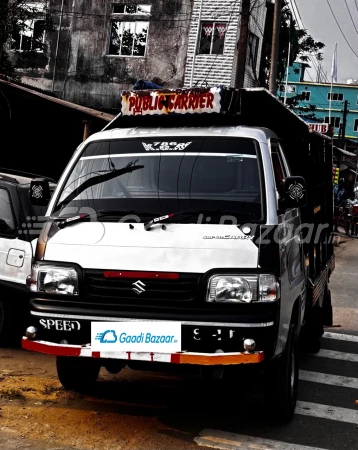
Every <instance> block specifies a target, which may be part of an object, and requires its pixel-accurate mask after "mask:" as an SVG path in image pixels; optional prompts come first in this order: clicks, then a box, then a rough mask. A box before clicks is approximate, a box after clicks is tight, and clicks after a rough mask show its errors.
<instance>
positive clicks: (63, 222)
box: [53, 209, 153, 229]
mask: <svg viewBox="0 0 358 450" xmlns="http://www.w3.org/2000/svg"><path fill="white" fill-rule="evenodd" d="M152 214H153V213H152V212H146V211H138V210H135V209H122V210H120V209H99V210H98V211H95V212H94V213H92V214H88V213H86V214H78V215H76V216H72V217H66V218H62V217H56V218H54V219H53V220H54V222H56V223H57V226H58V227H59V228H61V229H62V228H65V227H66V226H67V225H72V224H73V223H77V222H80V221H82V220H86V219H90V218H91V217H94V216H97V217H98V218H104V217H108V218H110V217H122V216H125V215H138V216H139V215H145V216H151V215H152Z"/></svg>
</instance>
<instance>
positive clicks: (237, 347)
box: [182, 325, 252, 353]
mask: <svg viewBox="0 0 358 450" xmlns="http://www.w3.org/2000/svg"><path fill="white" fill-rule="evenodd" d="M246 334H247V336H246ZM251 334H252V333H250V332H249V333H245V330H244V329H242V328H235V327H234V326H233V327H226V326H225V327H220V326H217V327H216V326H210V325H209V326H206V325H200V326H196V325H182V350H183V351H191V352H205V353H206V352H209V353H214V352H215V351H216V350H223V351H224V352H240V351H243V340H244V339H245V338H246V337H249V336H250V335H251Z"/></svg>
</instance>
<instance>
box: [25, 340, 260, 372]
mask: <svg viewBox="0 0 358 450" xmlns="http://www.w3.org/2000/svg"><path fill="white" fill-rule="evenodd" d="M22 348H23V349H25V350H30V351H33V352H38V353H45V354H48V355H55V356H74V357H87V358H103V359H116V360H122V361H148V362H160V363H171V364H196V365H201V366H229V365H239V364H257V363H260V362H262V361H264V352H263V351H257V352H252V353H246V352H234V353H192V352H178V353H139V352H122V351H114V352H113V351H111V352H94V351H92V349H91V346H90V345H69V344H56V343H52V342H47V341H36V340H30V339H28V338H26V337H23V338H22Z"/></svg>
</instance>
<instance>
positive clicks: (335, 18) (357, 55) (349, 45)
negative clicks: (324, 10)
mask: <svg viewBox="0 0 358 450" xmlns="http://www.w3.org/2000/svg"><path fill="white" fill-rule="evenodd" d="M327 3H328V6H329V9H330V10H331V13H332V15H333V17H334V20H335V21H336V24H337V26H338V28H339V30H340V32H341V33H342V36H343V37H344V40H345V41H346V43H347V45H348V47H349V48H350V49H351V50H352V53H353V54H354V55H355V56H356V57H357V58H358V54H357V53H356V52H355V51H354V49H353V47H352V46H351V44H350V43H349V41H348V39H347V37H346V35H345V34H344V32H343V30H342V28H341V26H340V24H339V22H338V20H337V17H336V15H335V14H334V11H333V9H332V6H331V4H330V3H329V0H327Z"/></svg>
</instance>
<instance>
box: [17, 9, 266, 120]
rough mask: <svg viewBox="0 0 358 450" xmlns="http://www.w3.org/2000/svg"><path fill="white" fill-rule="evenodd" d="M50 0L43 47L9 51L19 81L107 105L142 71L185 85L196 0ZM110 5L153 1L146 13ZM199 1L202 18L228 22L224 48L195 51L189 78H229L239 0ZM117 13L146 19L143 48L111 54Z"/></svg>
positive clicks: (256, 22)
mask: <svg viewBox="0 0 358 450" xmlns="http://www.w3.org/2000/svg"><path fill="white" fill-rule="evenodd" d="M44 1H45V0H44ZM47 1H48V4H49V6H50V15H51V18H52V20H53V25H54V27H53V30H52V31H47V32H46V39H45V43H46V48H45V49H44V51H43V52H42V53H39V54H38V55H37V56H36V58H35V60H32V61H30V62H29V61H28V60H27V59H26V58H27V55H26V54H25V53H19V52H15V53H13V55H12V56H13V60H14V62H15V64H16V66H17V68H18V74H19V75H20V76H21V79H22V81H23V82H26V83H27V84H29V85H31V86H34V87H39V88H42V89H46V90H49V91H53V92H54V93H55V94H56V96H57V97H59V98H62V99H64V100H68V101H70V102H75V103H79V104H81V105H84V106H89V107H92V108H96V109H101V110H107V111H110V112H111V111H113V112H115V111H117V110H118V109H119V107H120V105H119V99H120V92H121V91H122V90H124V89H131V88H132V87H133V85H134V83H135V82H136V81H137V80H139V79H145V80H149V81H154V82H155V83H157V84H159V85H163V86H165V87H169V88H170V87H181V86H186V87H187V86H189V85H190V81H191V74H192V62H193V56H194V53H195V51H196V45H197V35H198V18H199V11H200V4H201V0H47ZM253 1H254V2H255V3H253V5H254V6H255V8H253V10H252V15H251V20H250V30H251V31H252V32H253V33H254V34H255V35H256V36H258V37H259V39H260V43H259V49H258V59H257V72H258V70H259V66H260V55H261V47H262V31H263V29H264V24H265V16H266V8H265V2H262V1H261V0H253ZM113 5H117V7H119V5H122V6H123V5H147V6H148V5H150V6H151V12H150V15H149V17H148V13H146V14H144V13H143V11H142V12H141V14H135V15H122V16H118V15H114V14H113V12H114V10H113ZM202 5H203V10H202V18H201V19H202V20H205V21H213V20H218V21H220V22H225V23H226V24H227V30H226V33H225V45H224V52H223V54H222V55H216V54H210V55H206V54H205V55H204V54H200V55H196V57H195V65H194V71H193V85H196V84H199V85H201V84H202V83H204V84H205V83H208V84H209V85H211V86H215V85H226V86H230V85H231V86H232V85H233V82H234V78H235V71H236V59H237V52H236V43H237V40H238V36H239V29H240V11H241V2H240V1H231V0H202ZM62 7H63V11H62V14H61V9H62ZM61 17H62V22H61V28H60V21H61ZM114 19H117V20H122V21H126V22H127V21H133V20H137V21H141V22H143V21H148V22H149V29H148V38H147V47H146V53H145V56H119V55H109V48H110V40H111V24H112V21H113V20H114ZM57 44H58V51H57ZM34 66H35V67H34ZM36 66H37V67H36ZM257 75H258V74H257V73H256V74H255V73H254V72H253V71H252V69H251V68H250V67H247V68H246V74H245V86H255V85H257V83H256V81H257Z"/></svg>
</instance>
